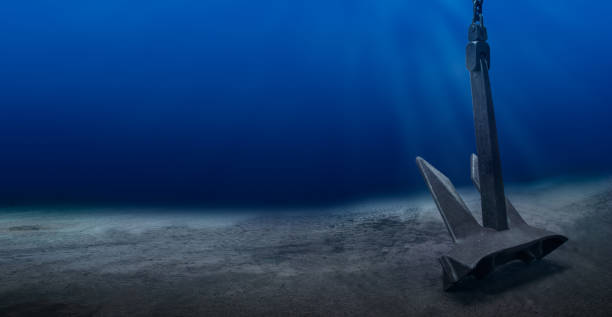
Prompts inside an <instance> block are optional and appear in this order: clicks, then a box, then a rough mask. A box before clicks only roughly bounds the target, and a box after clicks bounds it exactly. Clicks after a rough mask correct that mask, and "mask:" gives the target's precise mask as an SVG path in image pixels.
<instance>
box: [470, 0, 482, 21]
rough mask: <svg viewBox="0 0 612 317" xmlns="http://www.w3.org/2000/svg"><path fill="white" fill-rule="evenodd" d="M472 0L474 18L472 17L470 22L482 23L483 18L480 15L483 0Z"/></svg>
mask: <svg viewBox="0 0 612 317" xmlns="http://www.w3.org/2000/svg"><path fill="white" fill-rule="evenodd" d="M473 2H474V18H473V19H472V23H480V24H481V25H484V19H483V17H482V3H483V2H484V0H473Z"/></svg>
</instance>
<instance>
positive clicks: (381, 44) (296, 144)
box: [0, 0, 612, 205]
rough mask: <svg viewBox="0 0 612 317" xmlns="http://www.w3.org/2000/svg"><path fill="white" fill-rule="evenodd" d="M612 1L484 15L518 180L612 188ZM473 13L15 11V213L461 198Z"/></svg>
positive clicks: (0, 29)
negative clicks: (430, 174) (450, 184)
mask: <svg viewBox="0 0 612 317" xmlns="http://www.w3.org/2000/svg"><path fill="white" fill-rule="evenodd" d="M611 17H612V4H611V2H610V1H603V0H601V1H587V2H583V1H575V0H573V1H559V0H545V1H529V0H517V1H501V0H497V1H494V0H489V1H485V24H486V25H487V27H488V29H489V35H490V41H489V42H490V44H491V46H492V69H491V72H492V73H491V78H492V85H493V94H494V100H495V105H496V111H497V117H498V128H499V134H500V144H501V151H502V160H503V166H504V173H505V174H504V176H505V179H506V180H507V181H523V180H535V179H540V178H545V177H554V176H562V175H572V174H581V173H591V174H592V173H604V172H609V171H610V169H611V168H610V163H611V162H612V160H611V159H610V157H611V155H612V142H611V140H612V128H610V126H611V124H610V120H611V118H612V108H611V101H612V88H611V87H610V79H609V74H610V73H611V71H612V62H611V60H610V57H611V56H612V41H611V39H612V26H611V25H612V24H611V23H610V19H611ZM470 19H471V1H468V0H463V1H459V0H433V1H406V0H385V1H379V0H335V1H334V0H308V1H306V0H304V1H301V0H290V1H289V0H262V1H253V0H191V1H187V0H172V1H171V0H165V1H161V0H147V1H144V0H142V1H130V0H104V1H102V0H99V1H85V0H74V1H68V0H64V1H34V0H20V1H3V2H2V4H0V75H1V76H0V81H1V82H0V107H1V108H0V110H1V111H0V202H1V203H2V204H12V203H32V202H52V201H53V202H82V201H96V202H138V203H144V202H147V203H162V202H164V203H167V202H176V203H192V202H194V203H204V204H228V205H254V204H283V205H284V204H286V205H291V204H306V203H326V202H332V201H339V200H343V199H351V198H356V197H364V196H369V195H378V194H390V193H406V192H408V191H410V190H416V189H418V190H423V189H424V184H423V182H422V179H421V177H420V175H419V174H418V171H417V169H416V166H415V164H414V157H415V156H416V155H422V156H423V157H425V158H426V159H428V160H429V161H430V162H432V163H433V164H434V165H436V166H437V167H438V168H440V169H441V170H442V171H444V172H445V173H446V174H447V175H448V176H449V177H451V178H453V179H454V181H455V182H456V183H457V184H466V183H468V181H469V179H468V173H469V170H468V165H469V164H468V159H469V154H470V153H471V152H473V151H474V148H475V146H474V141H473V129H472V113H471V104H470V102H471V100H470V94H469V81H468V80H469V77H468V73H467V70H466V69H465V66H464V47H465V44H466V42H467V39H466V32H467V27H468V25H469V22H470Z"/></svg>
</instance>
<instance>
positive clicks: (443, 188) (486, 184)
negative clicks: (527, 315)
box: [416, 0, 567, 291]
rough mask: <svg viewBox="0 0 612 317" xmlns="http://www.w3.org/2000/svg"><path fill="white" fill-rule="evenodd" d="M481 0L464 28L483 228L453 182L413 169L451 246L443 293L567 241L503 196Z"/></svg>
mask: <svg viewBox="0 0 612 317" xmlns="http://www.w3.org/2000/svg"><path fill="white" fill-rule="evenodd" d="M483 1H484V0H473V3H474V17H473V19H472V24H471V25H470V27H469V30H468V40H469V43H468V45H467V48H466V64H467V68H468V70H469V72H470V84H471V88H472V106H473V111H474V127H475V131H476V150H477V153H478V156H476V155H475V154H472V157H471V162H470V163H471V178H472V182H473V183H474V186H475V187H476V189H478V191H479V192H480V198H481V206H482V226H481V225H480V224H479V223H478V222H477V221H476V219H475V218H474V216H472V213H471V212H470V210H469V208H468V207H467V206H466V204H465V203H464V202H463V200H462V199H461V197H460V196H459V194H458V193H457V191H456V189H455V187H454V186H453V184H452V183H451V181H450V180H449V179H448V178H447V177H446V176H444V174H442V173H441V172H440V171H438V170H437V169H435V168H434V167H433V166H432V165H431V164H429V163H428V162H427V161H425V160H424V159H423V158H421V157H417V158H416V162H417V165H418V167H419V169H420V171H421V174H422V175H423V178H424V179H425V182H426V183H427V186H428V187H429V191H430V192H431V194H432V196H433V199H434V201H435V203H436V206H437V207H438V210H439V211H440V214H441V215H442V219H443V220H444V223H445V225H446V228H447V229H448V232H449V233H450V236H451V238H452V240H453V242H454V243H455V245H454V247H453V249H452V250H451V251H450V252H449V253H448V254H446V255H444V256H442V257H441V258H440V264H441V265H442V270H443V286H444V290H445V291H446V290H449V289H451V288H453V287H454V286H456V285H457V284H458V283H459V282H460V281H462V280H464V279H465V278H467V277H469V276H474V277H476V278H479V279H480V278H483V277H484V276H486V275H487V274H489V273H491V272H492V271H493V270H495V269H496V268H497V267H499V266H501V265H503V264H505V263H507V262H509V261H513V260H521V261H523V262H526V263H529V262H532V261H534V260H539V259H541V258H543V257H544V256H546V255H547V254H549V253H550V252H552V251H553V250H555V249H556V248H558V247H559V246H560V245H562V244H563V243H565V241H567V237H565V236H563V235H560V234H556V233H554V232H550V231H547V230H543V229H539V228H535V227H532V226H530V225H528V224H527V223H526V222H525V220H524V219H523V218H522V217H521V215H520V214H519V213H518V211H517V210H516V208H514V206H513V205H512V203H511V202H510V201H509V200H508V199H507V198H506V196H505V194H504V184H503V181H502V171H501V159H500V154H499V146H498V141H497V128H496V126H495V115H494V111H493V99H492V96H491V83H490V81H489V68H490V61H491V60H490V48H489V45H488V44H487V42H486V41H487V29H486V28H485V26H484V19H483V16H482V4H483Z"/></svg>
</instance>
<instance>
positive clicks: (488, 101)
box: [466, 23, 508, 231]
mask: <svg viewBox="0 0 612 317" xmlns="http://www.w3.org/2000/svg"><path fill="white" fill-rule="evenodd" d="M468 37H469V40H470V42H469V44H468V45H467V49H466V64H467V67H468V70H469V71H470V84H471V86H472V105H473V108H474V127H475V130H476V148H477V152H478V158H479V160H478V170H479V174H480V176H479V179H480V186H481V190H480V196H481V203H482V222H483V226H485V227H489V228H493V229H495V230H498V231H499V230H506V229H508V219H507V216H506V198H505V195H504V184H503V181H502V172H501V160H500V155H499V146H498V143H497V128H496V126H495V114H494V111H493V99H492V96H491V84H490V82H489V65H490V48H489V45H488V44H487V42H486V40H487V32H486V28H485V27H484V26H483V25H482V24H480V23H473V24H472V25H471V26H470V30H469V36H468Z"/></svg>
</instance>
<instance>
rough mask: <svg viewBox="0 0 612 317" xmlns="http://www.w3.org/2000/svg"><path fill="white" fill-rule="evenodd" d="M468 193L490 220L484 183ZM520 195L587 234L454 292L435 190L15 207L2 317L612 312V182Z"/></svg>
mask: <svg viewBox="0 0 612 317" xmlns="http://www.w3.org/2000/svg"><path fill="white" fill-rule="evenodd" d="M459 192H460V194H461V195H462V196H463V197H464V199H465V202H466V204H467V205H468V207H470V209H471V210H472V211H473V213H474V216H475V217H476V218H477V219H478V220H479V221H480V210H479V208H480V197H479V195H478V194H477V192H476V191H475V189H473V188H470V187H466V188H460V189H459ZM506 192H507V193H508V197H510V198H511V199H512V202H513V203H514V205H515V206H516V207H517V208H518V209H520V210H521V215H522V216H523V217H524V218H525V220H526V221H527V222H529V223H530V224H532V225H534V226H537V227H539V228H543V229H546V230H550V231H554V232H558V233H560V234H564V235H567V236H571V237H572V239H571V240H569V241H568V242H567V243H566V244H564V245H562V246H561V247H560V248H559V249H558V250H556V251H555V252H553V253H551V254H550V255H548V256H547V257H546V258H544V259H542V260H540V261H535V262H533V263H530V264H525V263H522V262H520V261H514V262H510V263H508V264H506V265H504V266H502V267H500V268H498V269H497V270H496V271H495V272H493V273H492V274H490V275H488V276H486V277H485V278H484V279H482V280H478V279H475V278H472V279H468V280H466V281H464V282H462V285H461V287H458V288H457V289H456V290H453V291H451V292H444V291H442V288H441V277H440V266H439V263H438V258H439V257H440V256H441V255H443V254H445V253H446V252H448V251H449V250H450V249H451V248H452V246H453V242H452V241H451V239H450V237H449V235H448V232H447V230H446V228H445V227H444V224H443V222H442V221H440V215H439V213H438V211H437V209H436V206H435V205H434V202H433V201H431V198H430V195H429V194H428V193H425V192H423V193H422V195H416V196H412V197H410V198H398V199H392V198H386V199H378V200H370V201H364V202H359V203H353V204H347V205H344V206H335V207H330V208H318V209H316V210H288V211H286V212H274V213H267V212H262V211H252V210H241V211H233V212H229V213H228V212H227V211H224V212H215V211H210V210H209V211H195V210H172V209H148V208H144V209H136V208H121V207H112V208H111V207H105V208H99V207H97V208H94V207H87V208H86V207H82V208H74V207H73V208H58V207H53V208H51V207H49V208H44V207H32V208H25V207H20V208H3V209H2V210H0V316H276V315H283V316H304V315H313V316H317V315H325V316H327V315H332V316H335V315H347V316H433V315H446V316H449V315H453V316H491V315H495V316H529V315H532V316H533V315H538V316H542V315H544V316H568V315H572V316H609V313H610V311H612V301H611V300H610V299H611V298H612V271H611V270H610V269H609V268H610V263H612V247H610V245H609V243H610V241H612V177H605V178H597V179H581V180H575V179H574V180H569V179H557V180H551V181H547V182H540V183H537V184H535V183H534V184H524V185H514V186H513V185H510V186H507V190H506Z"/></svg>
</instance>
